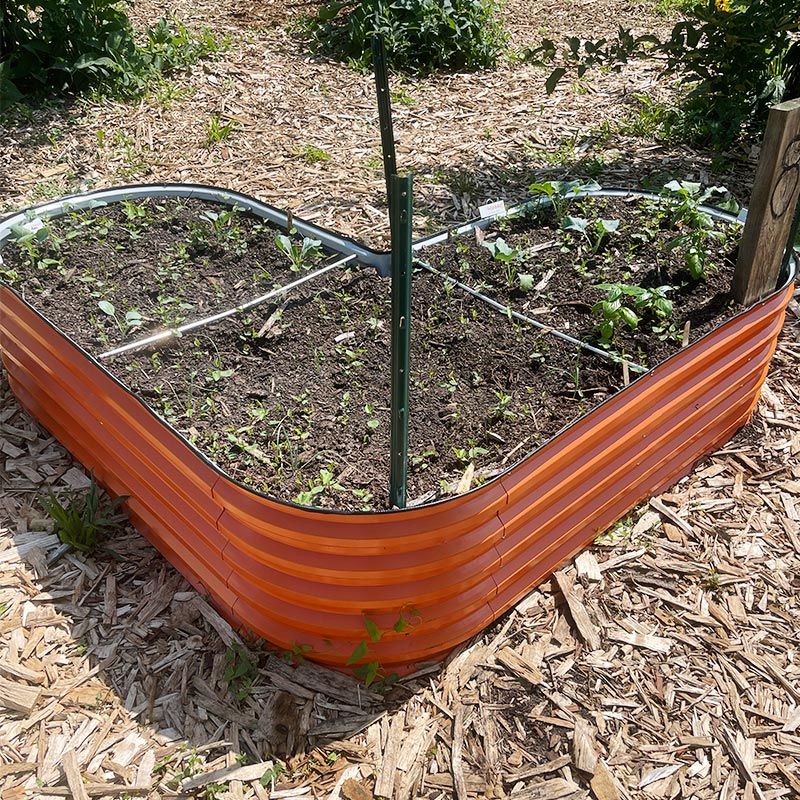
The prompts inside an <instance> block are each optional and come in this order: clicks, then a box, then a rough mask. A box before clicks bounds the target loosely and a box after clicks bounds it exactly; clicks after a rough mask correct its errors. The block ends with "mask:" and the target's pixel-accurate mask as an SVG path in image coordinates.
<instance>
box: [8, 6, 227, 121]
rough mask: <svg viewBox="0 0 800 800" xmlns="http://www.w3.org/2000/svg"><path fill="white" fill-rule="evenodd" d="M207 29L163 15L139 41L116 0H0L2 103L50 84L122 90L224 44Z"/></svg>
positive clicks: (128, 91)
mask: <svg viewBox="0 0 800 800" xmlns="http://www.w3.org/2000/svg"><path fill="white" fill-rule="evenodd" d="M221 49H222V46H221V45H220V44H219V43H217V41H216V40H215V39H214V38H213V36H212V35H211V34H210V33H209V32H208V31H207V30H204V31H202V32H201V33H200V34H197V35H195V34H194V33H192V32H190V31H189V30H188V29H187V28H186V27H185V26H183V25H182V24H181V23H180V22H178V21H176V20H172V19H168V18H164V19H162V20H161V21H160V22H159V23H158V24H157V25H156V26H155V27H154V28H148V29H147V31H146V32H145V35H144V42H143V44H141V45H140V44H137V42H136V39H135V35H134V31H133V27H132V26H131V23H130V20H129V19H128V17H127V15H126V14H125V12H124V10H123V7H122V4H120V3H119V2H118V1H117V0H40V1H39V2H37V3H35V4H29V3H20V2H8V1H7V0H2V1H1V2H0V109H2V108H5V107H6V106H9V105H11V104H12V103H14V102H16V101H17V100H19V99H21V98H22V97H23V96H26V95H28V94H34V93H36V92H41V91H43V90H47V91H49V92H51V93H60V92H62V91H64V90H70V91H80V90H84V89H87V88H98V87H100V86H101V85H102V88H103V90H104V91H106V92H108V93H113V94H117V95H121V96H126V95H135V94H137V93H139V92H141V91H142V90H143V89H144V88H145V87H146V85H147V83H148V81H150V80H152V79H154V78H156V77H158V76H159V75H168V74H171V73H173V72H175V71H177V70H179V69H183V68H185V67H187V66H189V65H191V64H193V63H195V62H196V61H197V60H198V59H200V58H203V57H205V56H208V55H213V54H215V53H217V52H219V51H220V50H221Z"/></svg>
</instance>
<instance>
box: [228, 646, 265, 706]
mask: <svg viewBox="0 0 800 800" xmlns="http://www.w3.org/2000/svg"><path fill="white" fill-rule="evenodd" d="M257 677H258V671H257V669H256V664H255V662H254V661H253V660H252V659H251V657H250V653H249V652H248V651H247V650H246V649H245V648H243V647H242V646H241V645H239V644H236V643H234V644H232V645H231V646H230V647H229V648H228V649H227V651H226V652H225V671H224V672H223V673H222V679H223V680H224V681H227V683H228V691H229V692H230V693H231V694H232V695H233V696H234V697H235V698H236V699H237V700H239V701H241V700H244V699H245V697H249V696H250V690H251V689H252V688H253V683H255V680H256V678H257Z"/></svg>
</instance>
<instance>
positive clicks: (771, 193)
mask: <svg viewBox="0 0 800 800" xmlns="http://www.w3.org/2000/svg"><path fill="white" fill-rule="evenodd" d="M798 197H800V99H797V100H788V101H787V102H785V103H781V104H780V105H777V106H773V107H772V108H771V109H770V111H769V119H768V121H767V130H766V133H765V134H764V142H763V144H762V146H761V155H760V157H759V159H758V168H757V169H756V180H755V184H754V186H753V194H752V196H751V199H750V207H749V210H748V212H747V222H745V226H744V233H743V234H742V244H741V247H740V248H739V259H738V261H737V262H736V272H735V273H734V276H733V286H732V293H733V297H734V299H735V300H736V301H737V302H739V303H741V304H742V305H745V306H749V305H750V304H751V303H754V302H756V300H759V299H760V298H762V297H764V296H765V295H767V294H769V293H770V292H772V291H774V290H775V287H776V285H777V282H778V275H779V273H780V269H781V264H782V262H783V257H784V253H785V251H786V247H787V246H788V245H790V244H791V242H790V241H789V239H790V235H791V232H792V223H793V222H794V218H795V209H796V208H797V201H798Z"/></svg>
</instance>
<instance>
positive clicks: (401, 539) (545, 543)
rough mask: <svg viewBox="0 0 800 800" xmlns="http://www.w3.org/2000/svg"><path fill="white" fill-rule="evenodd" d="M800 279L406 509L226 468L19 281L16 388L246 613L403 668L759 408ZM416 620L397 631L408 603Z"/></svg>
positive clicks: (479, 618) (503, 603) (333, 657)
mask: <svg viewBox="0 0 800 800" xmlns="http://www.w3.org/2000/svg"><path fill="white" fill-rule="evenodd" d="M791 289H792V287H791V286H790V287H788V288H785V289H784V290H782V291H781V292H779V293H777V294H775V295H773V296H772V297H771V298H769V299H768V300H767V301H765V302H763V303H760V304H758V305H756V306H754V307H753V308H751V309H750V310H749V311H747V312H746V313H744V314H741V315H739V316H737V317H736V318H734V319H733V320H731V321H729V322H728V323H726V324H725V325H723V326H722V327H720V328H718V329H717V330H715V331H714V332H712V333H710V334H709V335H707V336H706V337H704V338H703V339H701V340H700V341H698V342H696V343H695V344H693V345H691V346H690V347H687V348H686V349H684V350H683V351H681V352H680V353H678V354H677V355H675V356H673V357H672V358H671V359H669V360H668V361H666V362H665V363H664V364H662V365H660V366H659V367H657V368H656V369H654V370H652V371H651V372H650V373H648V374H647V375H645V376H644V377H642V378H641V379H640V380H638V381H636V382H635V383H634V384H632V385H631V386H630V387H628V388H627V389H626V390H625V391H623V392H620V393H618V394H617V395H614V396H613V397H612V398H610V399H609V400H607V401H606V402H605V403H604V404H603V405H601V406H600V407H598V408H596V409H595V410H594V411H592V412H590V413H589V414H587V415H585V416H584V417H582V418H581V419H580V420H578V421H577V422H576V423H575V424H574V425H572V426H571V427H569V428H568V429H566V430H565V431H563V432H562V433H561V434H559V435H558V436H556V437H554V438H553V439H552V440H551V441H550V442H548V443H547V444H546V445H545V446H543V447H542V448H540V449H539V450H538V451H536V452H535V453H534V454H533V455H531V456H530V457H529V458H528V459H527V460H525V461H524V462H522V463H521V464H519V465H518V466H517V467H516V468H514V469H513V470H512V471H510V472H509V473H507V474H506V475H505V476H503V477H502V478H500V479H498V480H496V481H494V482H492V483H490V484H488V485H486V486H483V487H481V488H479V489H476V490H475V491H473V492H471V493H469V494H467V495H463V496H460V497H456V498H452V499H449V500H446V501H443V502H440V503H438V504H435V505H431V506H426V507H423V508H416V509H410V510H406V511H398V512H387V513H374V514H351V513H330V512H321V511H314V510H311V509H301V508H297V507H293V506H289V505H285V504H282V503H279V502H276V501H274V500H270V499H269V498H267V497H264V496H262V495H259V494H257V493H255V492H252V491H250V490H249V489H247V488H245V487H243V486H241V485H238V484H236V483H234V482H233V481H231V480H230V479H228V478H227V477H226V476H225V475H223V474H221V473H220V472H218V471H217V470H216V469H215V468H214V467H213V465H210V464H209V463H208V462H207V461H205V460H204V459H203V458H202V457H201V456H200V455H199V454H198V453H197V452H196V451H195V450H194V449H193V448H192V447H190V446H189V445H188V444H187V443H186V442H185V441H184V440H183V439H181V438H180V437H179V436H178V435H177V434H176V433H175V432H174V431H173V430H172V429H171V428H170V427H169V426H168V425H167V424H166V423H164V422H163V421H162V420H161V419H159V418H158V417H157V416H156V415H155V414H153V413H152V412H150V411H149V410H148V409H147V408H146V406H144V405H143V404H142V403H141V402H140V401H139V400H137V399H136V398H135V397H133V396H131V395H130V394H129V393H128V391H127V390H126V389H125V388H123V387H122V386H121V385H120V384H119V383H117V381H115V380H114V379H113V378H112V377H111V376H110V375H109V374H108V373H106V372H105V370H104V369H103V368H102V367H100V366H98V365H97V363H96V362H94V361H93V360H92V359H91V358H89V357H88V356H87V355H86V354H85V353H84V352H83V351H82V350H80V349H79V348H78V347H77V346H75V345H74V344H72V343H71V342H70V341H69V340H68V339H66V338H65V337H64V336H63V335H61V334H60V333H59V332H58V331H56V330H54V329H53V328H52V327H51V326H50V325H49V324H48V323H47V322H46V321H44V320H43V319H42V318H40V317H39V316H38V315H37V314H36V313H35V312H34V311H33V310H32V309H31V308H30V307H29V306H28V305H27V304H26V303H25V302H24V301H22V300H21V299H20V298H19V297H18V296H17V295H15V294H14V293H13V292H11V291H10V290H9V289H8V288H6V287H2V289H0V346H2V349H3V360H4V361H5V364H6V367H7V369H8V373H9V379H10V381H11V385H12V388H13V389H14V392H15V393H16V394H17V396H18V397H19V399H20V401H21V402H22V403H23V405H24V406H25V407H26V408H27V409H28V410H29V411H30V412H31V413H32V414H33V415H34V416H35V417H36V418H38V419H39V420H40V421H41V422H42V424H43V425H44V426H45V427H47V428H48V429H49V430H50V431H51V432H52V433H53V434H54V435H55V436H57V437H58V439H60V440H61V441H62V442H63V443H64V444H65V445H66V446H67V447H68V448H69V449H70V450H71V451H72V453H73V454H74V455H75V456H76V457H77V458H78V459H79V460H80V461H81V462H82V463H83V464H85V465H86V466H87V467H89V468H91V469H93V470H94V472H95V475H96V476H97V478H98V480H99V481H101V482H102V483H103V484H104V485H105V486H107V487H108V488H109V489H110V491H111V492H112V493H114V494H126V495H129V496H130V499H129V501H128V503H127V506H128V509H129V511H130V515H131V518H132V519H133V521H134V523H135V524H136V525H137V527H138V528H139V529H140V530H141V531H142V533H143V534H144V535H145V536H146V537H147V538H148V539H149V540H150V541H151V542H152V543H153V544H154V545H155V546H156V547H157V548H158V549H159V550H160V551H161V552H162V553H163V554H164V555H165V556H166V557H167V558H168V559H169V560H170V561H171V562H172V563H173V564H174V565H175V566H176V567H177V568H178V569H180V570H181V572H183V574H184V575H185V576H186V577H187V578H188V579H189V580H190V581H191V582H192V583H193V584H194V585H195V586H196V587H198V588H199V589H200V590H201V591H204V592H207V593H208V594H209V595H210V596H211V597H212V598H213V600H214V602H215V603H216V605H217V606H218V608H219V609H220V610H221V611H222V612H223V613H224V614H226V615H227V616H228V617H229V618H230V619H231V620H233V621H235V622H238V623H241V624H242V625H244V626H246V627H247V628H250V629H252V630H253V631H255V632H256V633H257V634H259V635H261V636H263V637H264V638H265V639H267V640H269V641H270V642H272V643H274V644H276V645H277V646H279V647H281V648H289V647H291V645H292V643H296V644H308V645H311V646H312V647H313V648H314V652H313V654H311V657H312V658H314V659H315V660H318V661H320V662H324V663H328V664H331V665H333V666H338V667H341V666H343V665H344V663H345V661H346V660H347V658H348V657H349V655H350V654H351V653H352V651H353V649H354V647H355V646H356V645H357V644H358V642H360V641H362V640H363V639H365V638H366V636H365V633H366V632H365V627H364V618H365V617H368V618H369V619H371V620H373V621H375V622H376V624H377V625H378V627H379V628H381V629H382V630H386V631H389V633H387V634H386V635H385V636H384V637H383V638H382V639H381V641H380V642H379V643H377V644H374V645H371V655H370V658H371V659H377V660H379V661H380V662H381V663H382V665H383V666H384V668H385V669H387V670H388V671H391V670H394V669H399V670H403V669H408V668H410V667H411V666H413V665H414V664H416V663H419V662H421V661H429V660H434V659H440V658H441V657H442V656H444V655H445V654H446V653H447V652H448V651H449V650H450V649H452V648H453V647H454V646H456V645H457V644H459V643H460V642H463V641H464V640H466V639H468V638H469V637H470V636H472V635H473V634H475V633H477V632H478V631H480V630H481V629H482V628H483V627H484V626H486V625H487V624H488V623H490V622H491V621H492V620H494V619H495V618H496V617H497V616H498V615H499V614H501V613H502V612H503V611H505V610H506V609H507V608H508V607H509V606H510V605H511V604H512V603H514V602H515V601H516V600H517V599H519V598H520V597H521V596H522V595H524V594H525V593H526V592H527V591H529V590H530V589H531V588H532V587H533V586H534V585H535V584H536V583H537V582H538V581H539V580H541V579H542V578H543V577H545V576H546V575H547V574H549V573H550V572H551V571H552V570H553V569H554V568H556V567H557V566H558V565H559V564H560V563H561V562H563V561H564V560H565V559H567V558H568V557H570V556H571V555H572V554H574V553H575V552H577V551H578V550H580V549H581V548H582V547H584V546H585V545H586V544H587V543H588V542H590V541H592V539H593V538H594V537H595V536H596V535H597V533H598V532H600V531H602V530H604V529H605V528H607V527H608V526H609V525H610V524H611V523H613V522H614V521H615V520H616V519H618V518H619V517H620V516H622V515H623V514H624V513H625V512H627V511H628V510H629V509H630V508H632V507H633V506H634V505H636V504H637V503H638V502H639V501H640V500H642V499H643V498H645V497H647V496H648V495H650V494H653V493H655V492H658V491H660V490H663V489H664V488H666V487H667V486H669V485H670V484H672V483H674V482H675V481H676V480H678V478H680V477H682V476H683V475H684V474H686V473H687V472H688V471H689V470H690V469H691V468H692V465H693V464H694V463H695V462H696V461H697V460H698V459H699V458H701V457H702V456H703V455H704V454H706V453H708V452H710V451H712V450H713V449H715V448H716V447H718V446H719V445H720V444H722V443H723V442H724V441H726V440H727V439H728V438H729V436H730V435H731V434H732V433H733V432H734V431H735V430H736V429H737V428H738V427H739V426H740V425H741V424H743V423H744V422H745V421H746V420H747V418H748V416H749V414H750V412H751V410H752V408H753V406H754V404H755V402H756V400H757V397H758V391H759V387H760V386H761V383H762V381H763V379H764V376H765V374H766V370H767V365H768V362H769V359H770V357H771V355H772V353H773V351H774V348H775V343H776V340H777V336H778V332H779V330H780V327H781V324H782V321H783V314H784V309H785V306H786V304H787V302H788V300H789V298H790V296H791ZM411 609H416V612H418V613H416V614H415V615H414V616H415V622H416V624H415V625H414V626H413V627H411V628H410V629H407V630H406V631H404V632H402V633H395V632H394V631H392V630H391V629H392V625H393V623H394V622H395V621H396V620H397V618H398V616H399V615H400V613H401V612H406V613H409V612H410V610H411Z"/></svg>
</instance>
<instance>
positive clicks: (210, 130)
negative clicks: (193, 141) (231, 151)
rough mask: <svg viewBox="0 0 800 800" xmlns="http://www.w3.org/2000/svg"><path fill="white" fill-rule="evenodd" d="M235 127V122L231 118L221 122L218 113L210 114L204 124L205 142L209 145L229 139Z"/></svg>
mask: <svg viewBox="0 0 800 800" xmlns="http://www.w3.org/2000/svg"><path fill="white" fill-rule="evenodd" d="M235 128H236V123H235V122H234V121H233V120H232V119H229V120H228V121H227V122H223V121H222V117H221V116H220V115H219V114H212V115H211V118H210V119H209V120H208V125H206V144H207V145H208V146H209V147H210V146H211V145H212V144H217V143H219V142H222V141H224V140H225V139H229V138H230V136H231V134H232V133H233V131H234V129H235Z"/></svg>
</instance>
